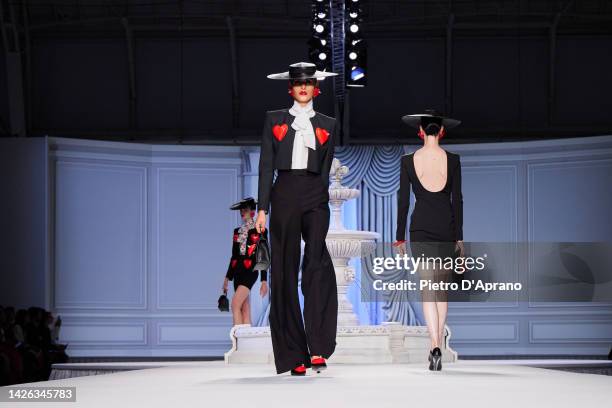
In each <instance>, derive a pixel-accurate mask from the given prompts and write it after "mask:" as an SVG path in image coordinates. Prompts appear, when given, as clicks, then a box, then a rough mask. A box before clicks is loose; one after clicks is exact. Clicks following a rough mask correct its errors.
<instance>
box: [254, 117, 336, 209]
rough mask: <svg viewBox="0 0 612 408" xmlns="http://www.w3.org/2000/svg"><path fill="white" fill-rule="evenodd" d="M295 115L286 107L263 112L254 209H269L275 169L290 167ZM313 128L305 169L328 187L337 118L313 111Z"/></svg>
mask: <svg viewBox="0 0 612 408" xmlns="http://www.w3.org/2000/svg"><path fill="white" fill-rule="evenodd" d="M293 119H294V116H293V115H291V114H290V113H289V109H281V110H275V111H268V112H266V120H265V123H264V127H263V133H262V135H261V154H260V156H259V187H258V194H257V195H258V202H257V209H258V210H264V211H266V213H267V212H268V211H269V209H270V191H271V190H272V182H273V179H274V170H275V169H276V170H291V158H292V155H293V141H294V139H295V130H294V129H293V128H292V127H291V123H293ZM310 121H311V123H312V128H313V130H314V131H315V136H316V137H315V139H316V150H312V149H309V150H308V163H307V170H308V171H311V172H313V173H317V174H320V175H321V182H322V183H323V184H324V185H325V186H329V170H330V168H331V163H332V160H333V158H334V144H335V143H336V141H337V140H338V132H339V129H338V126H337V125H336V119H334V118H331V117H329V116H326V115H323V114H322V113H319V112H315V116H313V117H312V118H310Z"/></svg>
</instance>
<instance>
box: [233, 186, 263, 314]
mask: <svg viewBox="0 0 612 408" xmlns="http://www.w3.org/2000/svg"><path fill="white" fill-rule="evenodd" d="M255 207H256V202H255V200H254V199H253V198H252V197H247V198H244V199H242V200H241V201H239V202H237V203H235V204H233V205H232V206H231V207H230V210H240V216H241V217H242V225H241V226H240V227H238V228H235V229H234V236H233V243H232V259H230V263H229V266H228V267H227V273H226V274H225V280H224V281H223V290H224V291H225V292H227V287H228V284H229V281H230V280H234V297H233V298H232V306H231V308H232V318H233V323H234V326H235V325H237V324H247V323H251V307H250V303H249V295H250V293H251V288H252V287H253V285H254V284H255V281H256V280H257V276H258V273H257V271H255V270H253V267H254V266H255V264H256V261H255V253H256V248H257V242H259V238H260V234H259V232H257V229H256V228H255V220H254V219H253V217H254V215H255ZM263 234H264V236H265V237H267V232H266V231H264V232H263ZM267 277H268V272H267V271H261V288H260V289H259V293H260V294H261V296H262V297H264V296H266V294H267V293H268V282H267Z"/></svg>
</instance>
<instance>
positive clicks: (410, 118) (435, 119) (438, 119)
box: [402, 109, 461, 129]
mask: <svg viewBox="0 0 612 408" xmlns="http://www.w3.org/2000/svg"><path fill="white" fill-rule="evenodd" d="M402 120H403V121H404V123H406V124H408V125H410V126H412V127H414V128H417V129H418V128H419V126H423V129H424V128H425V126H427V125H428V124H430V123H437V124H438V125H440V126H444V128H445V129H452V128H454V127H455V126H457V125H459V124H460V123H461V121H460V120H457V119H452V118H447V117H446V116H444V115H442V114H440V113H438V112H436V111H435V110H434V109H425V113H415V114H412V115H405V116H402Z"/></svg>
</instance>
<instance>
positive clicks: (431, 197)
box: [396, 152, 463, 280]
mask: <svg viewBox="0 0 612 408" xmlns="http://www.w3.org/2000/svg"><path fill="white" fill-rule="evenodd" d="M446 164H447V177H446V185H445V186H444V187H443V188H442V190H440V191H435V192H432V191H429V190H427V189H425V187H423V185H422V184H421V182H420V180H419V178H418V176H417V174H416V169H415V167H414V153H410V154H406V155H404V156H402V159H401V169H400V172H401V173H400V188H399V191H398V215H397V230H396V240H397V241H404V240H405V239H406V220H407V217H408V210H409V207H410V186H412V191H413V192H414V196H415V199H416V202H415V207H414V211H413V212H412V215H411V217H410V250H411V252H412V257H419V256H424V257H442V258H445V257H454V253H455V242H456V241H458V240H463V196H462V193H461V162H460V158H459V155H458V154H455V153H451V152H446ZM437 278H438V275H436V280H438V279H437ZM442 278H443V279H444V280H446V278H445V277H442Z"/></svg>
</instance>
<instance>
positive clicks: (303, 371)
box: [291, 364, 306, 375]
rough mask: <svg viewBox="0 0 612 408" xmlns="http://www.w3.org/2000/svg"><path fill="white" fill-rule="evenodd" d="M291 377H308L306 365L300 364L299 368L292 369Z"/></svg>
mask: <svg viewBox="0 0 612 408" xmlns="http://www.w3.org/2000/svg"><path fill="white" fill-rule="evenodd" d="M291 375H306V367H305V366H304V364H300V365H299V366H297V367H295V368H293V369H291Z"/></svg>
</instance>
